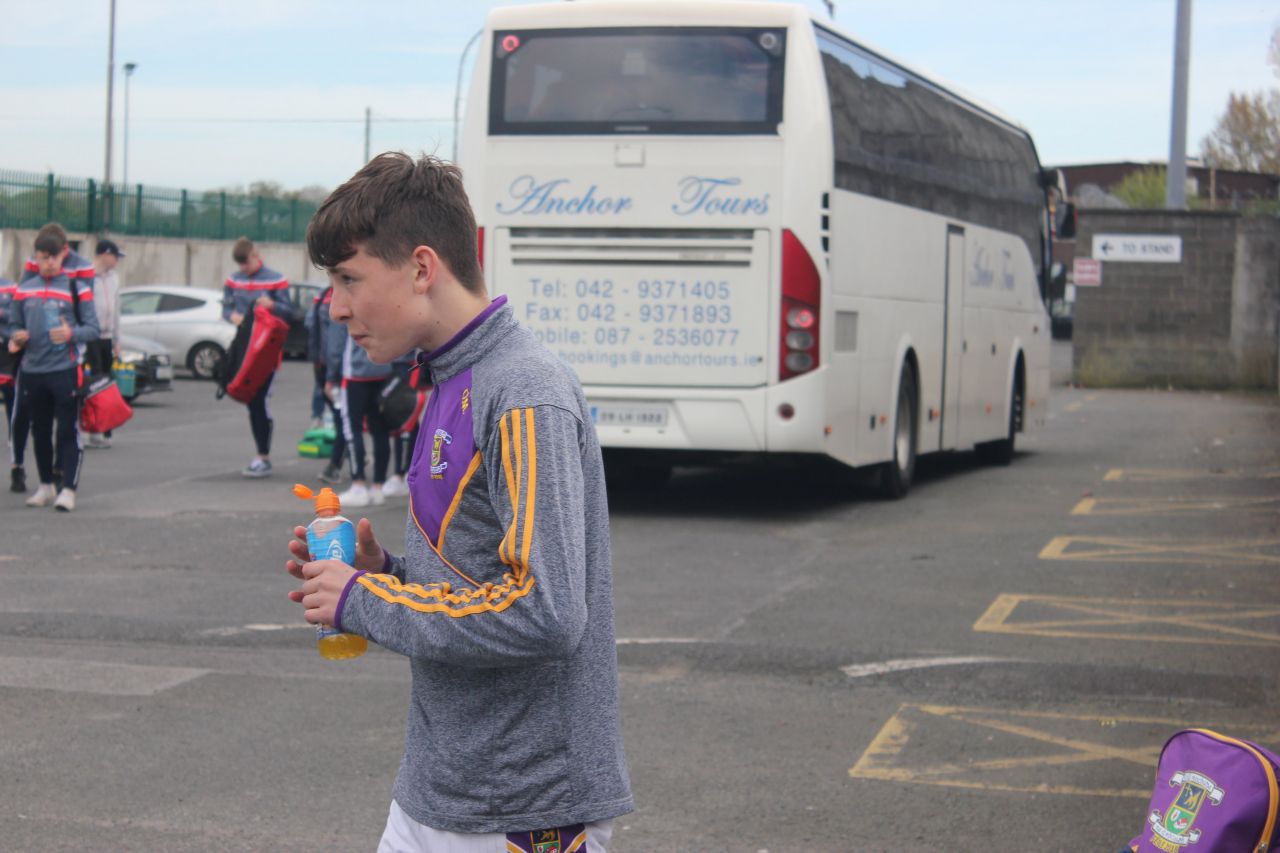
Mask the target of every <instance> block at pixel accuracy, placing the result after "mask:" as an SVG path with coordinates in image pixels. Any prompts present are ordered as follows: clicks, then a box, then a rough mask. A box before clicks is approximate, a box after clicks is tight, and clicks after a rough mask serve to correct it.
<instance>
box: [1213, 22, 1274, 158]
mask: <svg viewBox="0 0 1280 853" xmlns="http://www.w3.org/2000/svg"><path fill="white" fill-rule="evenodd" d="M1267 63H1268V64H1270V65H1271V67H1272V69H1273V71H1272V73H1274V74H1275V75H1276V76H1277V77H1280V27H1276V28H1275V29H1274V30H1272V31H1271V43H1270V44H1269V45H1268V48H1267ZM1200 150H1201V154H1202V156H1203V157H1204V161H1205V163H1206V164H1207V165H1209V166H1211V167H1216V168H1219V169H1237V170H1239V171H1242V172H1266V173H1268V174H1272V175H1276V174H1280V89H1272V90H1270V91H1268V92H1258V93H1256V94H1254V95H1247V94H1242V95H1237V94H1236V93H1235V92H1232V93H1231V95H1230V96H1229V97H1228V99H1227V111H1226V112H1225V113H1224V114H1223V115H1222V117H1221V118H1219V119H1218V124H1217V126H1216V127H1215V128H1214V129H1213V132H1212V133H1210V134H1209V135H1208V136H1206V137H1205V138H1204V141H1203V142H1202V143H1200Z"/></svg>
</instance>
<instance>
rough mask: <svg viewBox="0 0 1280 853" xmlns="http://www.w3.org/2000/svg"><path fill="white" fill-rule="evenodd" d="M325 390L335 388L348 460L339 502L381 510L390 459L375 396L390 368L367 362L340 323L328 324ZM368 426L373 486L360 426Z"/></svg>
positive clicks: (385, 427) (384, 426)
mask: <svg viewBox="0 0 1280 853" xmlns="http://www.w3.org/2000/svg"><path fill="white" fill-rule="evenodd" d="M325 365H326V367H325V369H326V376H325V390H326V392H328V391H329V390H330V389H336V390H337V393H338V400H339V403H338V411H339V413H340V414H341V424H340V429H342V434H343V436H344V438H345V441H346V446H347V451H348V453H349V455H350V457H351V488H349V489H347V490H346V491H345V492H343V493H342V494H341V495H339V497H340V498H341V499H342V505H343V506H344V507H353V508H354V507H366V506H369V505H370V504H373V505H376V506H380V505H381V504H383V503H385V502H386V499H385V498H384V497H383V494H382V484H383V482H384V481H385V480H386V478H387V464H388V462H389V461H390V458H391V434H390V433H389V432H388V430H387V422H386V420H385V419H384V418H383V417H382V410H381V409H379V408H378V395H379V393H381V391H382V386H383V385H385V384H386V382H387V378H388V377H389V376H391V365H389V364H376V363H375V362H373V361H370V360H369V356H368V354H367V353H366V352H365V351H364V349H363V348H361V347H359V346H357V345H356V343H355V341H353V340H351V336H350V335H348V334H347V329H346V327H345V326H343V325H342V324H341V323H330V326H329V329H328V332H327V336H326V340H325ZM366 423H368V425H369V443H370V444H371V445H372V446H373V482H372V484H370V483H369V482H368V481H367V476H366V471H365V468H366V466H365V461H366V456H365V452H364V425H365V424H366Z"/></svg>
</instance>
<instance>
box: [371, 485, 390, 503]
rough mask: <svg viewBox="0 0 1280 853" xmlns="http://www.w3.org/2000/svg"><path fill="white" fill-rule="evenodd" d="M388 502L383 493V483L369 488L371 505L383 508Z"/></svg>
mask: <svg viewBox="0 0 1280 853" xmlns="http://www.w3.org/2000/svg"><path fill="white" fill-rule="evenodd" d="M386 502H387V496H386V495H384V494H383V493H382V483H374V484H373V485H372V486H370V487H369V503H371V504H373V505H374V506H382V505H383V504H385V503H386Z"/></svg>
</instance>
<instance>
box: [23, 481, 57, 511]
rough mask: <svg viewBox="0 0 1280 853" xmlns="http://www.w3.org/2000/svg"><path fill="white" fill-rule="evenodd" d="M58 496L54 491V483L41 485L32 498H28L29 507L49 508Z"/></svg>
mask: <svg viewBox="0 0 1280 853" xmlns="http://www.w3.org/2000/svg"><path fill="white" fill-rule="evenodd" d="M57 496H58V493H57V491H55V490H54V488H53V483H41V484H40V486H39V487H38V488H37V489H36V490H35V491H34V492H32V493H31V497H29V498H27V506H48V505H49V504H51V503H53V500H54V498H56V497H57Z"/></svg>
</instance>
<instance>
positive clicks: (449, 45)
mask: <svg viewBox="0 0 1280 853" xmlns="http://www.w3.org/2000/svg"><path fill="white" fill-rule="evenodd" d="M517 2H518V0H517ZM498 5H511V3H510V2H506V3H499V2H483V0H478V1H473V0H468V2H458V0H452V2H448V3H446V2H440V0H418V2H407V1H404V0H363V2H356V0H187V1H186V2H181V3H178V2H170V0H117V3H116V52H115V56H116V63H117V69H119V67H120V66H122V65H123V64H124V63H125V62H134V63H137V66H138V67H137V70H136V72H135V73H134V75H133V78H132V81H131V83H130V92H129V99H130V103H129V113H130V122H129V180H130V181H131V182H134V181H142V182H144V183H151V184H156V185H163V186H169V187H187V188H191V189H210V188H216V187H223V186H228V185H236V184H248V183H249V182H251V181H254V180H270V181H276V182H278V183H281V184H283V185H284V186H285V187H286V188H300V187H303V186H306V185H310V184H320V185H322V186H325V187H329V188H331V187H333V186H336V185H337V184H338V183H340V182H341V181H343V180H345V179H346V178H347V177H349V176H350V175H351V173H352V172H354V171H355V170H356V169H357V168H359V166H360V165H361V163H362V161H363V154H364V111H365V108H366V107H369V108H371V109H372V111H373V119H374V121H373V132H372V149H373V151H374V152H375V153H376V152H378V151H383V150H388V149H403V150H406V151H410V152H411V153H415V152H418V151H424V150H425V151H428V152H434V153H437V154H440V155H441V156H445V157H447V156H449V155H450V152H451V147H452V134H453V126H452V115H453V99H454V86H455V81H456V78H457V69H458V59H459V56H460V55H461V52H462V49H463V46H464V45H465V44H466V43H467V40H468V39H469V38H470V36H471V35H472V34H473V33H474V32H475V31H476V30H477V29H479V28H480V27H481V25H482V24H483V21H484V15H485V12H486V11H487V10H488V9H489V8H491V7H493V6H498ZM805 5H807V6H808V7H809V8H810V9H812V10H813V11H814V12H816V13H820V14H822V15H824V16H825V11H824V7H823V4H822V3H821V2H820V1H819V0H810V2H807V3H805ZM1175 5H1176V4H1175V0H1107V2H1103V0H1070V2H1063V0H967V2H955V0H837V3H836V23H837V25H838V26H839V27H840V28H842V29H844V30H845V31H846V32H849V33H851V34H852V35H854V36H855V37H857V38H859V39H862V40H864V41H866V42H867V43H869V44H870V45H872V46H874V47H878V48H880V49H882V50H884V51H886V52H887V53H889V54H890V55H892V56H894V57H896V58H897V59H899V60H902V61H904V62H906V63H908V64H909V65H912V66H914V67H918V68H920V69H922V70H926V71H928V72H930V73H932V74H933V75H935V76H937V77H939V78H941V79H942V80H944V81H946V82H949V83H952V84H954V85H956V86H958V87H960V88H961V89H963V90H965V91H967V92H968V93H970V94H973V95H976V96H978V97H980V98H981V99H983V100H984V101H986V102H988V103H990V104H992V105H993V106H996V107H998V108H999V109H1001V110H1002V111H1003V112H1004V113H1005V114H1007V115H1008V116H1010V117H1012V118H1014V119H1015V120H1017V121H1019V122H1021V123H1022V124H1023V125H1025V126H1026V127H1027V128H1028V129H1029V130H1030V131H1031V134H1032V136H1033V138H1034V139H1035V141H1036V145H1037V147H1038V149H1039V152H1040V158H1041V160H1042V162H1043V163H1045V164H1046V165H1060V164H1066V163H1085V162H1099V161H1115V160H1137V161H1147V160H1162V159H1165V158H1166V157H1167V156H1168V149H1169V116H1170V89H1171V80H1172V65H1173V27H1174V16H1175ZM108 8H109V3H108V0H55V2H45V3H40V2H34V0H0V20H3V22H4V26H3V29H2V30H0V52H2V53H0V55H3V57H4V66H3V67H4V71H3V75H2V77H0V79H2V80H3V83H0V140H2V141H0V170H4V169H17V170H24V171H37V172H46V171H53V172H57V173H59V174H64V175H68V176H81V177H94V178H99V179H100V178H101V177H102V173H103V166H104V162H103V161H104V144H105V143H104V138H105V122H106V66H107V33H108ZM1277 25H1280V5H1277V3H1276V2H1275V0H1195V3H1194V9H1193V23H1192V41H1191V86H1190V112H1189V122H1188V139H1187V150H1188V152H1189V153H1192V154H1194V153H1197V152H1198V151H1199V150H1200V141H1201V140H1202V139H1203V138H1204V136H1205V135H1206V134H1207V133H1209V131H1210V130H1211V128H1212V127H1213V125H1214V123H1215V122H1216V120H1217V118H1218V116H1220V115H1221V114H1222V112H1223V109H1224V107H1225V105H1226V102H1227V96H1228V93H1230V92H1232V91H1237V92H1256V91H1259V90H1262V89H1264V88H1269V87H1275V86H1280V79H1277V76H1276V75H1275V73H1274V72H1273V69H1272V68H1271V67H1270V66H1269V65H1268V64H1267V46H1268V43H1269V40H1270V36H1271V33H1272V31H1273V29H1274V28H1275V27H1276V26H1277ZM474 55H475V51H474V49H473V50H472V53H471V56H470V57H469V61H468V68H467V71H466V73H467V74H468V75H469V73H470V60H471V59H473V58H474ZM464 92H465V87H464ZM123 114H124V75H123V73H122V72H120V71H119V70H117V74H116V94H115V118H116V122H115V125H116V131H115V156H114V165H113V167H112V169H113V176H114V179H115V180H119V179H120V178H121V175H122V171H123V169H122V163H123V130H122V127H123Z"/></svg>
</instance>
